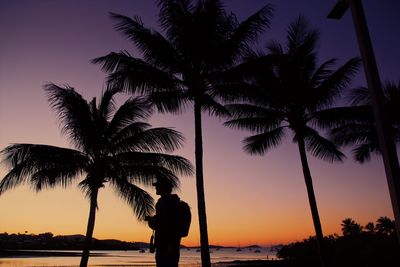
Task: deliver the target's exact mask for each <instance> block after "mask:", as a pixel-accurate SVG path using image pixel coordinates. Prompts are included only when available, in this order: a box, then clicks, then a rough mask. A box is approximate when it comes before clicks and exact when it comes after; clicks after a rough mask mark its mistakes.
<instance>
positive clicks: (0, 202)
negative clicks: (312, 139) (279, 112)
mask: <svg viewBox="0 0 400 267" xmlns="http://www.w3.org/2000/svg"><path fill="white" fill-rule="evenodd" d="M225 3H226V8H227V10H228V11H232V12H233V13H235V14H236V15H237V16H238V18H239V19H240V20H243V19H244V18H247V17H248V16H249V15H251V14H252V13H254V12H256V11H257V10H258V9H259V8H261V7H262V6H263V5H264V4H267V3H272V4H273V5H274V7H275V12H274V16H273V19H272V22H271V29H269V30H266V31H265V33H264V34H263V35H262V38H261V39H260V40H259V43H258V47H259V48H263V47H265V45H266V44H267V43H268V42H269V41H271V40H277V41H284V37H285V35H286V29H287V25H288V23H290V22H291V21H293V20H294V19H295V18H296V17H297V16H298V15H299V14H302V15H304V16H305V17H306V18H307V19H308V20H309V22H310V25H311V26H312V27H316V28H318V29H319V30H320V34H321V39H320V42H319V45H318V52H319V59H320V62H322V61H325V60H327V59H330V58H333V57H336V58H338V59H339V61H338V62H339V63H344V62H345V61H346V60H348V59H349V58H351V57H354V56H358V55H359V51H358V45H357V41H356V37H355V32H354V28H353V23H352V20H351V16H350V12H347V14H346V15H345V16H344V17H343V18H342V19H341V20H329V19H327V18H326V16H327V14H328V13H329V11H330V10H331V9H332V7H333V6H334V5H335V3H336V0H270V1H264V0H263V1H261V0H247V1H244V0H230V1H228V0H227V1H225ZM363 3H364V9H365V12H366V16H367V20H368V26H369V29H370V34H371V38H372V41H373V46H374V49H375V55H376V58H377V63H378V67H379V70H380V76H381V79H382V81H388V80H390V81H399V79H400V72H399V68H400V66H399V62H400V32H399V25H400V17H399V15H398V13H399V11H400V2H399V1H398V0H385V1H377V0H364V1H363ZM108 12H114V13H119V14H123V15H127V16H133V15H138V16H140V17H141V18H142V20H143V22H144V23H145V25H147V26H150V27H153V28H155V29H158V26H157V25H158V24H157V14H158V11H157V7H156V5H155V2H154V1H149V0H146V1H145V0H108V1H106V0H96V1H95V0H85V1H80V0H69V1H67V0H0V36H1V41H0V149H3V148H4V147H5V146H7V145H8V144H10V143H41V144H50V145H56V146H63V147H69V143H68V141H67V139H66V137H65V136H62V135H61V133H60V128H59V124H58V122H57V120H56V116H55V114H54V112H53V111H52V110H51V109H50V108H49V105H48V103H47V99H46V97H45V94H44V90H43V85H44V84H45V83H47V82H53V83H56V84H61V85H62V84H69V85H70V86H72V87H74V88H75V89H76V90H77V91H78V92H79V93H81V94H82V95H83V96H84V97H85V98H86V99H91V98H92V97H99V96H100V94H101V91H102V89H104V88H105V82H104V78H105V74H104V73H103V72H102V71H101V70H100V68H99V66H97V65H93V64H91V63H89V61H90V60H91V59H93V58H95V57H98V56H102V55H105V54H107V53H109V52H111V51H119V50H127V51H129V52H130V53H131V54H133V55H135V56H140V55H139V54H138V53H137V52H136V51H135V49H134V46H133V44H132V43H130V42H129V41H128V40H126V39H125V38H124V37H123V36H122V35H120V34H119V33H117V32H116V31H115V30H114V29H113V25H114V24H113V21H111V19H110V18H109V15H108ZM365 85H366V82H365V78H364V72H363V71H362V70H361V71H360V72H359V74H358V75H357V77H356V78H355V79H354V82H353V84H352V86H365ZM120 98H121V99H125V98H124V96H122V97H120ZM222 123H223V121H221V120H219V119H217V118H213V117H208V115H207V114H204V117H203V124H204V125H203V141H204V177H205V194H206V203H207V217H208V227H209V239H210V243H211V244H218V245H232V246H237V245H241V246H245V245H250V244H258V245H269V244H278V243H287V242H291V241H295V240H302V239H303V238H307V237H309V236H310V235H313V234H314V229H313V224H312V219H311V213H310V208H309V204H308V199H307V192H306V187H305V183H304V178H303V173H302V169H301V164H300V156H299V154H298V150H297V146H296V144H294V143H292V142H291V136H290V135H288V138H287V139H286V141H285V142H284V143H283V144H282V145H281V146H280V147H278V148H276V149H273V150H271V151H270V152H268V153H267V154H266V155H265V156H263V157H262V156H249V155H247V154H245V153H244V152H243V150H242V145H241V140H242V139H243V138H244V137H246V136H247V134H248V133H246V132H244V131H235V130H232V129H228V128H226V127H224V126H223V125H222ZM151 124H152V125H153V126H166V127H175V129H177V130H179V131H181V132H182V133H183V134H184V135H185V137H186V143H185V146H184V148H182V149H181V150H179V151H177V152H176V153H177V154H179V155H182V156H184V157H186V158H188V159H190V160H191V161H192V162H193V163H194V122H193V112H192V110H191V109H189V110H188V111H187V112H186V113H184V114H182V115H179V116H172V115H157V114H155V115H154V116H153V117H152V119H151ZM344 151H345V152H346V155H347V159H346V160H345V161H344V162H343V163H335V164H330V163H327V162H323V161H321V160H318V159H315V158H313V157H312V156H311V155H309V162H310V169H311V173H312V176H313V181H314V190H315V193H316V197H317V203H318V208H319V213H320V218H321V222H322V227H323V232H324V234H325V235H328V234H333V233H338V234H339V233H341V231H340V223H341V221H342V220H343V219H344V218H348V217H351V218H353V219H355V220H356V221H357V222H359V223H360V224H362V225H365V224H366V223H368V222H370V221H376V219H377V218H378V217H380V216H389V217H391V218H393V213H392V209H391V204H390V198H389V191H388V186H387V181H386V176H385V173H384V169H383V164H382V160H381V158H380V157H379V156H373V158H372V160H371V162H369V163H367V164H364V165H360V164H358V163H355V162H354V161H353V159H352V156H351V154H350V153H348V152H349V151H348V150H344ZM5 173H6V170H5V168H4V165H1V166H0V178H2V177H3V176H4V174H5ZM148 190H149V191H150V192H152V194H153V195H154V197H156V196H155V194H154V193H155V192H154V189H153V188H148ZM177 193H178V194H179V195H180V196H181V198H182V199H184V200H185V201H187V202H188V203H189V204H190V205H191V207H192V214H193V220H192V226H191V230H190V234H189V236H188V237H187V238H185V239H184V240H183V244H185V245H199V229H198V218H197V208H196V207H197V204H196V193H195V178H194V177H182V187H181V190H180V191H178V192H177ZM98 202H99V210H98V213H97V218H96V225H95V230H94V237H96V238H100V239H108V238H112V239H120V240H126V241H145V242H147V241H148V240H149V237H150V235H151V231H150V229H149V228H148V227H147V225H146V224H144V223H139V222H138V221H137V220H136V219H135V217H134V215H133V213H132V211H131V210H130V208H129V207H128V206H127V205H126V204H125V203H124V202H123V201H121V200H120V199H119V198H118V197H117V196H116V195H115V194H114V192H113V191H112V190H110V189H109V188H107V187H106V188H105V189H102V190H101V191H100V193H99V201H98ZM88 213H89V202H88V201H87V199H85V197H84V194H83V193H82V192H81V191H80V190H79V188H78V187H77V185H76V184H75V185H73V186H71V187H69V188H67V189H62V188H60V189H52V190H45V191H42V192H39V193H36V192H35V191H34V190H32V189H30V187H29V186H20V187H17V188H16V189H14V190H10V191H8V192H6V193H4V194H3V195H1V196H0V233H2V232H8V233H18V232H20V233H23V232H25V231H27V232H28V233H34V234H38V233H43V232H52V233H53V234H55V235H61V234H62V235H66V234H85V231H86V224H87V218H88Z"/></svg>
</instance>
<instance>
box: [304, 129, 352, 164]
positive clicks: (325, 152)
mask: <svg viewBox="0 0 400 267" xmlns="http://www.w3.org/2000/svg"><path fill="white" fill-rule="evenodd" d="M304 139H305V142H306V147H307V150H308V151H310V152H311V154H313V155H314V156H315V157H317V158H320V159H323V160H327V161H330V162H334V161H343V158H345V155H344V154H343V153H342V152H340V151H339V149H338V148H337V147H336V145H335V144H334V143H333V142H332V141H330V140H328V139H326V138H325V137H323V136H321V135H319V134H318V132H317V131H315V130H314V129H312V128H309V127H307V130H306V134H305V137H304Z"/></svg>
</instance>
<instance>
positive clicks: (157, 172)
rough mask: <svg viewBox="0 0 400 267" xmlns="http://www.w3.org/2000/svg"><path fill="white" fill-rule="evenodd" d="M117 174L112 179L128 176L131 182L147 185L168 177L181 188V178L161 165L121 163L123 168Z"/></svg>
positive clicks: (175, 186) (173, 184)
mask: <svg viewBox="0 0 400 267" xmlns="http://www.w3.org/2000/svg"><path fill="white" fill-rule="evenodd" d="M115 173H117V175H116V176H115V177H114V176H112V177H110V179H111V180H115V179H120V177H126V179H127V180H128V181H129V182H130V183H135V184H136V183H140V184H143V185H146V186H149V185H151V184H152V183H153V182H154V181H155V180H156V179H166V180H168V181H170V182H171V184H172V186H173V187H174V188H179V185H180V182H179V178H178V177H177V176H176V174H175V173H173V172H172V171H171V170H169V169H167V168H164V167H159V166H151V165H148V166H145V165H141V166H139V165H138V166H132V165H131V164H128V165H121V169H119V170H117V171H116V172H115Z"/></svg>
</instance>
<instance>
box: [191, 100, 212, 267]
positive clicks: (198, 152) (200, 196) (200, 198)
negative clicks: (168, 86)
mask: <svg viewBox="0 0 400 267" xmlns="http://www.w3.org/2000/svg"><path fill="white" fill-rule="evenodd" d="M194 123H195V157H196V189H197V208H198V214H199V226H200V246H201V263H202V267H210V266H211V260H210V251H209V245H208V231H207V216H206V204H205V197H204V178H203V138H202V130H201V128H202V127H201V104H200V103H199V101H195V102H194Z"/></svg>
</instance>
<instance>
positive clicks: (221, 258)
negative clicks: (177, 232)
mask: <svg viewBox="0 0 400 267" xmlns="http://www.w3.org/2000/svg"><path fill="white" fill-rule="evenodd" d="M211 252H212V253H211V261H212V263H218V262H229V261H234V260H265V259H275V258H276V256H275V253H274V252H273V251H270V250H269V249H265V248H264V249H260V251H259V253H254V251H251V250H245V249H243V250H242V251H240V252H237V251H236V249H233V248H232V249H230V248H225V249H220V250H215V251H213V250H211ZM79 262H80V257H76V256H71V257H47V256H46V257H38V256H35V257H18V258H0V266H1V267H39V266H53V267H55V266H57V267H71V266H79ZM200 262H201V260H200V253H199V252H196V250H194V249H192V250H187V249H182V250H181V258H180V264H179V266H181V267H186V266H190V267H194V266H201V264H200ZM89 266H92V267H95V266H98V267H100V266H103V267H104V266H155V262H154V254H151V253H148V252H147V251H146V253H140V252H139V251H96V256H94V257H93V256H92V257H90V258H89Z"/></svg>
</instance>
